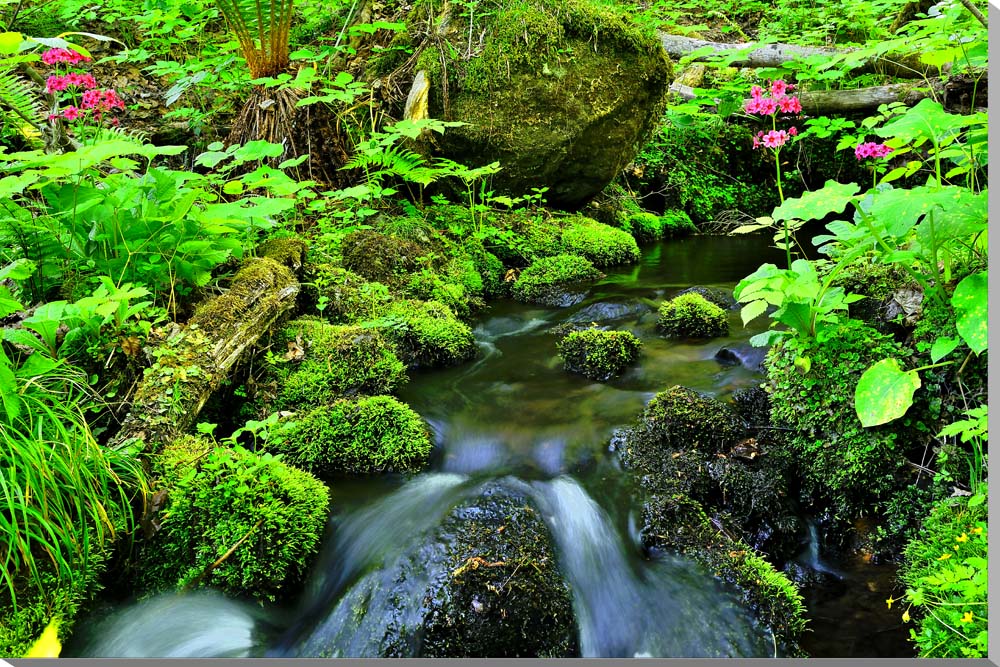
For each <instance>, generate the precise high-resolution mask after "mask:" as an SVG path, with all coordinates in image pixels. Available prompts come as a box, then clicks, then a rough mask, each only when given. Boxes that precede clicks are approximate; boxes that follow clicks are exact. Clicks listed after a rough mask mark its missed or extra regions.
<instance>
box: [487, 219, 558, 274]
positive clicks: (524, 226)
mask: <svg viewBox="0 0 1000 667" xmlns="http://www.w3.org/2000/svg"><path fill="white" fill-rule="evenodd" d="M561 235H562V225H561V224H560V221H559V219H558V218H555V217H552V216H549V215H547V214H543V213H542V212H537V213H534V214H533V213H532V212H531V211H528V210H526V209H516V210H513V211H505V212H502V213H501V212H498V213H497V214H496V215H495V216H494V219H493V225H492V229H491V230H489V233H488V235H487V236H486V238H485V239H484V242H483V243H484V246H485V248H486V249H487V250H488V251H490V252H491V253H493V254H494V255H496V256H497V258H499V259H500V261H501V262H502V263H503V264H504V265H505V266H511V267H523V266H527V265H529V264H531V263H532V262H533V261H534V260H536V259H539V258H542V257H551V256H553V255H558V254H559V253H560V252H562V242H561V240H560V238H561Z"/></svg>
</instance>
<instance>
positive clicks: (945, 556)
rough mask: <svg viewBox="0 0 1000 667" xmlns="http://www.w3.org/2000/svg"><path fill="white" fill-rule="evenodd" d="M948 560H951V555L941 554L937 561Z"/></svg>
mask: <svg viewBox="0 0 1000 667" xmlns="http://www.w3.org/2000/svg"><path fill="white" fill-rule="evenodd" d="M949 558H951V554H941V557H940V558H938V560H948V559H949Z"/></svg>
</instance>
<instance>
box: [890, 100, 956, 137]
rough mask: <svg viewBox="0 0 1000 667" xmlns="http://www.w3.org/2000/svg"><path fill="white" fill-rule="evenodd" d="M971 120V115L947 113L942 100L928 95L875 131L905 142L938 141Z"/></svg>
mask: <svg viewBox="0 0 1000 667" xmlns="http://www.w3.org/2000/svg"><path fill="white" fill-rule="evenodd" d="M971 122H973V120H972V118H971V117H970V116H961V115H957V114H950V113H947V112H946V111H945V110H944V107H942V106H941V103H940V102H936V101H934V100H932V99H930V98H929V97H928V98H924V99H922V100H920V101H919V102H918V103H917V104H916V105H914V106H912V107H910V108H909V109H908V110H907V111H906V113H904V114H903V115H901V116H897V117H896V118H893V119H892V120H890V121H889V122H888V123H886V124H885V125H883V126H882V127H880V128H877V129H875V130H874V133H875V134H876V135H878V136H880V137H883V138H889V137H893V138H895V139H898V140H900V141H902V142H904V143H919V142H920V141H924V140H931V141H934V142H935V143H936V142H937V141H938V140H939V138H940V137H943V136H945V135H947V134H949V133H950V132H951V131H952V130H956V129H959V128H962V127H965V126H966V125H968V124H970V123H971Z"/></svg>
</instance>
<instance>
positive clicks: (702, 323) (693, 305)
mask: <svg viewBox="0 0 1000 667" xmlns="http://www.w3.org/2000/svg"><path fill="white" fill-rule="evenodd" d="M656 328H657V329H659V330H660V331H661V332H662V333H663V334H664V335H666V336H668V337H671V338H679V337H684V338H715V337H716V336H725V335H726V334H728V333H729V318H728V317H727V316H726V311H724V310H722V308H719V307H718V306H717V305H715V304H714V303H712V302H710V301H708V300H707V299H705V297H703V296H702V295H700V294H697V293H695V292H690V293H688V294H682V295H680V296H677V297H674V298H673V299H670V300H669V301H664V302H663V303H662V304H660V313H659V318H658V319H657V321H656Z"/></svg>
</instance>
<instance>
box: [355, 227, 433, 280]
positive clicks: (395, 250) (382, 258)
mask: <svg viewBox="0 0 1000 667" xmlns="http://www.w3.org/2000/svg"><path fill="white" fill-rule="evenodd" d="M340 251H341V255H342V257H343V265H344V268H345V269H347V270H349V271H353V272H354V273H356V274H358V275H360V276H362V277H364V278H366V279H368V280H371V281H374V282H380V283H382V284H383V285H388V286H390V287H396V286H398V285H400V284H401V283H404V282H405V281H407V280H408V279H409V277H410V274H411V273H412V272H413V271H414V270H416V269H417V267H418V266H420V265H421V263H422V262H421V260H422V259H423V258H425V257H427V256H428V255H429V250H428V249H427V248H425V247H424V246H422V245H420V244H418V243H414V242H413V241H407V240H406V239H402V238H398V237H395V236H386V235H385V234H379V233H378V232H375V231H371V230H361V231H356V232H352V233H351V234H348V235H347V236H345V237H344V239H343V241H342V242H341V247H340Z"/></svg>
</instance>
